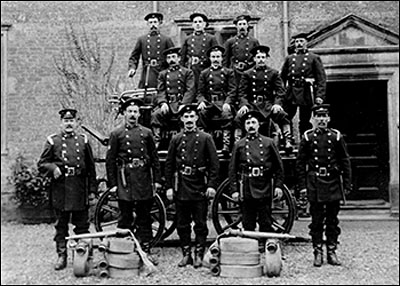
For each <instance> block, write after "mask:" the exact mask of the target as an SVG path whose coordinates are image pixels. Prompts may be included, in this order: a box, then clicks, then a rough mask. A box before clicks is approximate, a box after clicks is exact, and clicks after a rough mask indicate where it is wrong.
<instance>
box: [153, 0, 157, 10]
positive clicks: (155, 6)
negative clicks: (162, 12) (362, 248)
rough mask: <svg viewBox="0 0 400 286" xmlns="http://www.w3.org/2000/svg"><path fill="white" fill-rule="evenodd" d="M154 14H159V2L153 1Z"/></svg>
mask: <svg viewBox="0 0 400 286" xmlns="http://www.w3.org/2000/svg"><path fill="white" fill-rule="evenodd" d="M153 12H158V1H153Z"/></svg>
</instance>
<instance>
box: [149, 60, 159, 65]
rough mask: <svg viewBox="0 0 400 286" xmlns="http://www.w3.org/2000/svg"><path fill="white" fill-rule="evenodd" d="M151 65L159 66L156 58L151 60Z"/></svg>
mask: <svg viewBox="0 0 400 286" xmlns="http://www.w3.org/2000/svg"><path fill="white" fill-rule="evenodd" d="M150 66H152V67H155V66H158V62H157V60H156V59H151V60H150Z"/></svg>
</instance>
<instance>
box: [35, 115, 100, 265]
mask: <svg viewBox="0 0 400 286" xmlns="http://www.w3.org/2000/svg"><path fill="white" fill-rule="evenodd" d="M59 114H60V115H61V129H62V131H61V133H59V134H53V135H50V136H49V137H47V142H46V144H45V148H44V151H43V153H42V155H41V156H40V160H39V162H38V167H39V170H40V171H41V172H42V173H45V174H46V175H48V176H50V177H52V178H53V180H52V184H51V189H50V197H51V203H52V206H53V207H54V209H55V212H56V217H57V222H56V224H55V228H56V235H55V237H54V240H55V242H56V249H57V254H58V260H57V263H56V265H55V267H54V269H55V270H61V269H64V268H65V267H66V266H67V244H66V240H65V238H66V237H67V236H68V223H69V222H70V220H71V222H72V224H73V225H74V226H75V228H74V232H75V234H83V233H89V214H88V205H89V200H90V201H92V199H94V196H95V193H96V191H97V189H96V170H95V165H94V160H93V154H92V148H91V146H90V144H89V141H88V139H87V137H86V135H84V134H78V133H77V132H76V129H77V126H78V123H77V118H76V114H77V111H76V110H75V109H63V110H61V111H60V112H59Z"/></svg>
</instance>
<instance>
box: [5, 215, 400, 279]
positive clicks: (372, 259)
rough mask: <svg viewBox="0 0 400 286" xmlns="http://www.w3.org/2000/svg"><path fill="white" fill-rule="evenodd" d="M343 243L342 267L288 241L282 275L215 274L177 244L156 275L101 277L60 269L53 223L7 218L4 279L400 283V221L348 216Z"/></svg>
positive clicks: (303, 230) (300, 230)
mask: <svg viewBox="0 0 400 286" xmlns="http://www.w3.org/2000/svg"><path fill="white" fill-rule="evenodd" d="M307 225H308V222H307V221H296V222H295V226H294V228H293V230H292V234H294V235H300V236H306V235H307V231H308V228H307ZM340 226H341V228H342V235H341V237H340V238H341V244H340V245H339V249H338V251H337V254H338V257H339V259H340V260H341V262H342V266H339V267H334V266H331V265H327V264H324V265H323V266H322V267H321V268H316V267H313V266H312V261H313V255H312V249H311V244H309V243H290V244H285V245H283V251H284V254H285V256H286V260H285V261H284V266H283V270H282V272H281V276H280V277H277V278H268V277H266V276H263V277H261V278H253V279H234V278H222V277H214V276H212V275H211V274H210V273H209V271H208V269H207V268H200V269H196V270H195V269H194V268H193V267H191V266H190V267H186V268H183V269H182V268H178V267H177V262H178V261H179V260H180V258H181V253H180V250H179V249H178V248H177V247H163V248H160V247H156V248H154V251H155V252H156V253H157V254H158V255H159V261H160V264H159V265H158V272H157V273H155V274H153V275H152V276H150V277H138V276H136V277H132V278H129V279H116V278H114V279H111V278H109V279H101V278H97V277H96V276H89V277H86V278H75V277H74V275H73V272H72V261H71V259H70V258H69V259H70V260H69V264H68V267H67V268H66V269H65V270H62V271H54V270H53V264H54V262H55V260H56V254H55V246H54V242H53V241H52V237H53V235H54V229H53V226H52V225H48V224H40V225H21V224H16V223H9V222H2V225H1V284H2V285H5V284H19V285H22V284H42V285H44V284H47V285H48V284H51V285H52V284H56V285H62V284H73V285H77V284H89V285H90V284H107V285H110V284H111V285H132V284H140V285H154V284H160V285H166V284H175V285H178V284H181V285H185V284H186V285H187V284H192V285H193V284H205V285H207V284H208V285H213V284H214V285H220V284H221V285H243V284H252V285H266V284H282V285H286V284H288V285H294V284H298V285H300V284H301V285H317V284H325V285H326V284H334V285H337V284H340V285H342V284H347V285H371V284H377V285H384V284H386V285H399V221H398V220H397V221H396V220H395V221H342V222H341V224H340Z"/></svg>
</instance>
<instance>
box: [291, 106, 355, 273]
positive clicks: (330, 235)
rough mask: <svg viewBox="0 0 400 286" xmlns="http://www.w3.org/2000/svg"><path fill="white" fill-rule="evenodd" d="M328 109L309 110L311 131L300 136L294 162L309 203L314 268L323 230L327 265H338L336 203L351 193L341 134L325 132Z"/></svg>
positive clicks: (320, 260)
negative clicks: (311, 121) (312, 122)
mask: <svg viewBox="0 0 400 286" xmlns="http://www.w3.org/2000/svg"><path fill="white" fill-rule="evenodd" d="M328 108H329V105H327V104H322V105H315V106H314V107H313V109H312V111H313V118H312V120H313V121H314V124H313V125H314V128H313V129H310V130H307V131H306V132H305V133H304V135H303V137H302V140H301V143H300V147H299V152H298V157H297V162H296V172H297V176H298V180H299V181H298V187H299V189H300V193H307V197H308V200H309V202H310V213H311V224H310V225H309V228H310V235H311V238H312V243H313V248H314V266H316V267H320V266H321V265H322V263H323V255H322V253H323V250H322V243H323V239H322V236H323V232H324V227H325V235H326V247H327V260H328V263H329V264H331V265H340V262H339V261H338V259H337V256H336V253H335V250H336V248H337V243H338V236H339V234H340V228H339V226H338V224H339V220H338V213H339V210H340V200H343V199H344V195H345V194H346V193H349V192H350V189H351V167H350V159H349V154H348V153H347V148H346V144H345V142H344V140H343V136H342V134H341V133H340V132H339V131H338V130H335V129H331V128H328V123H329V121H330V117H329V113H328Z"/></svg>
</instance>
